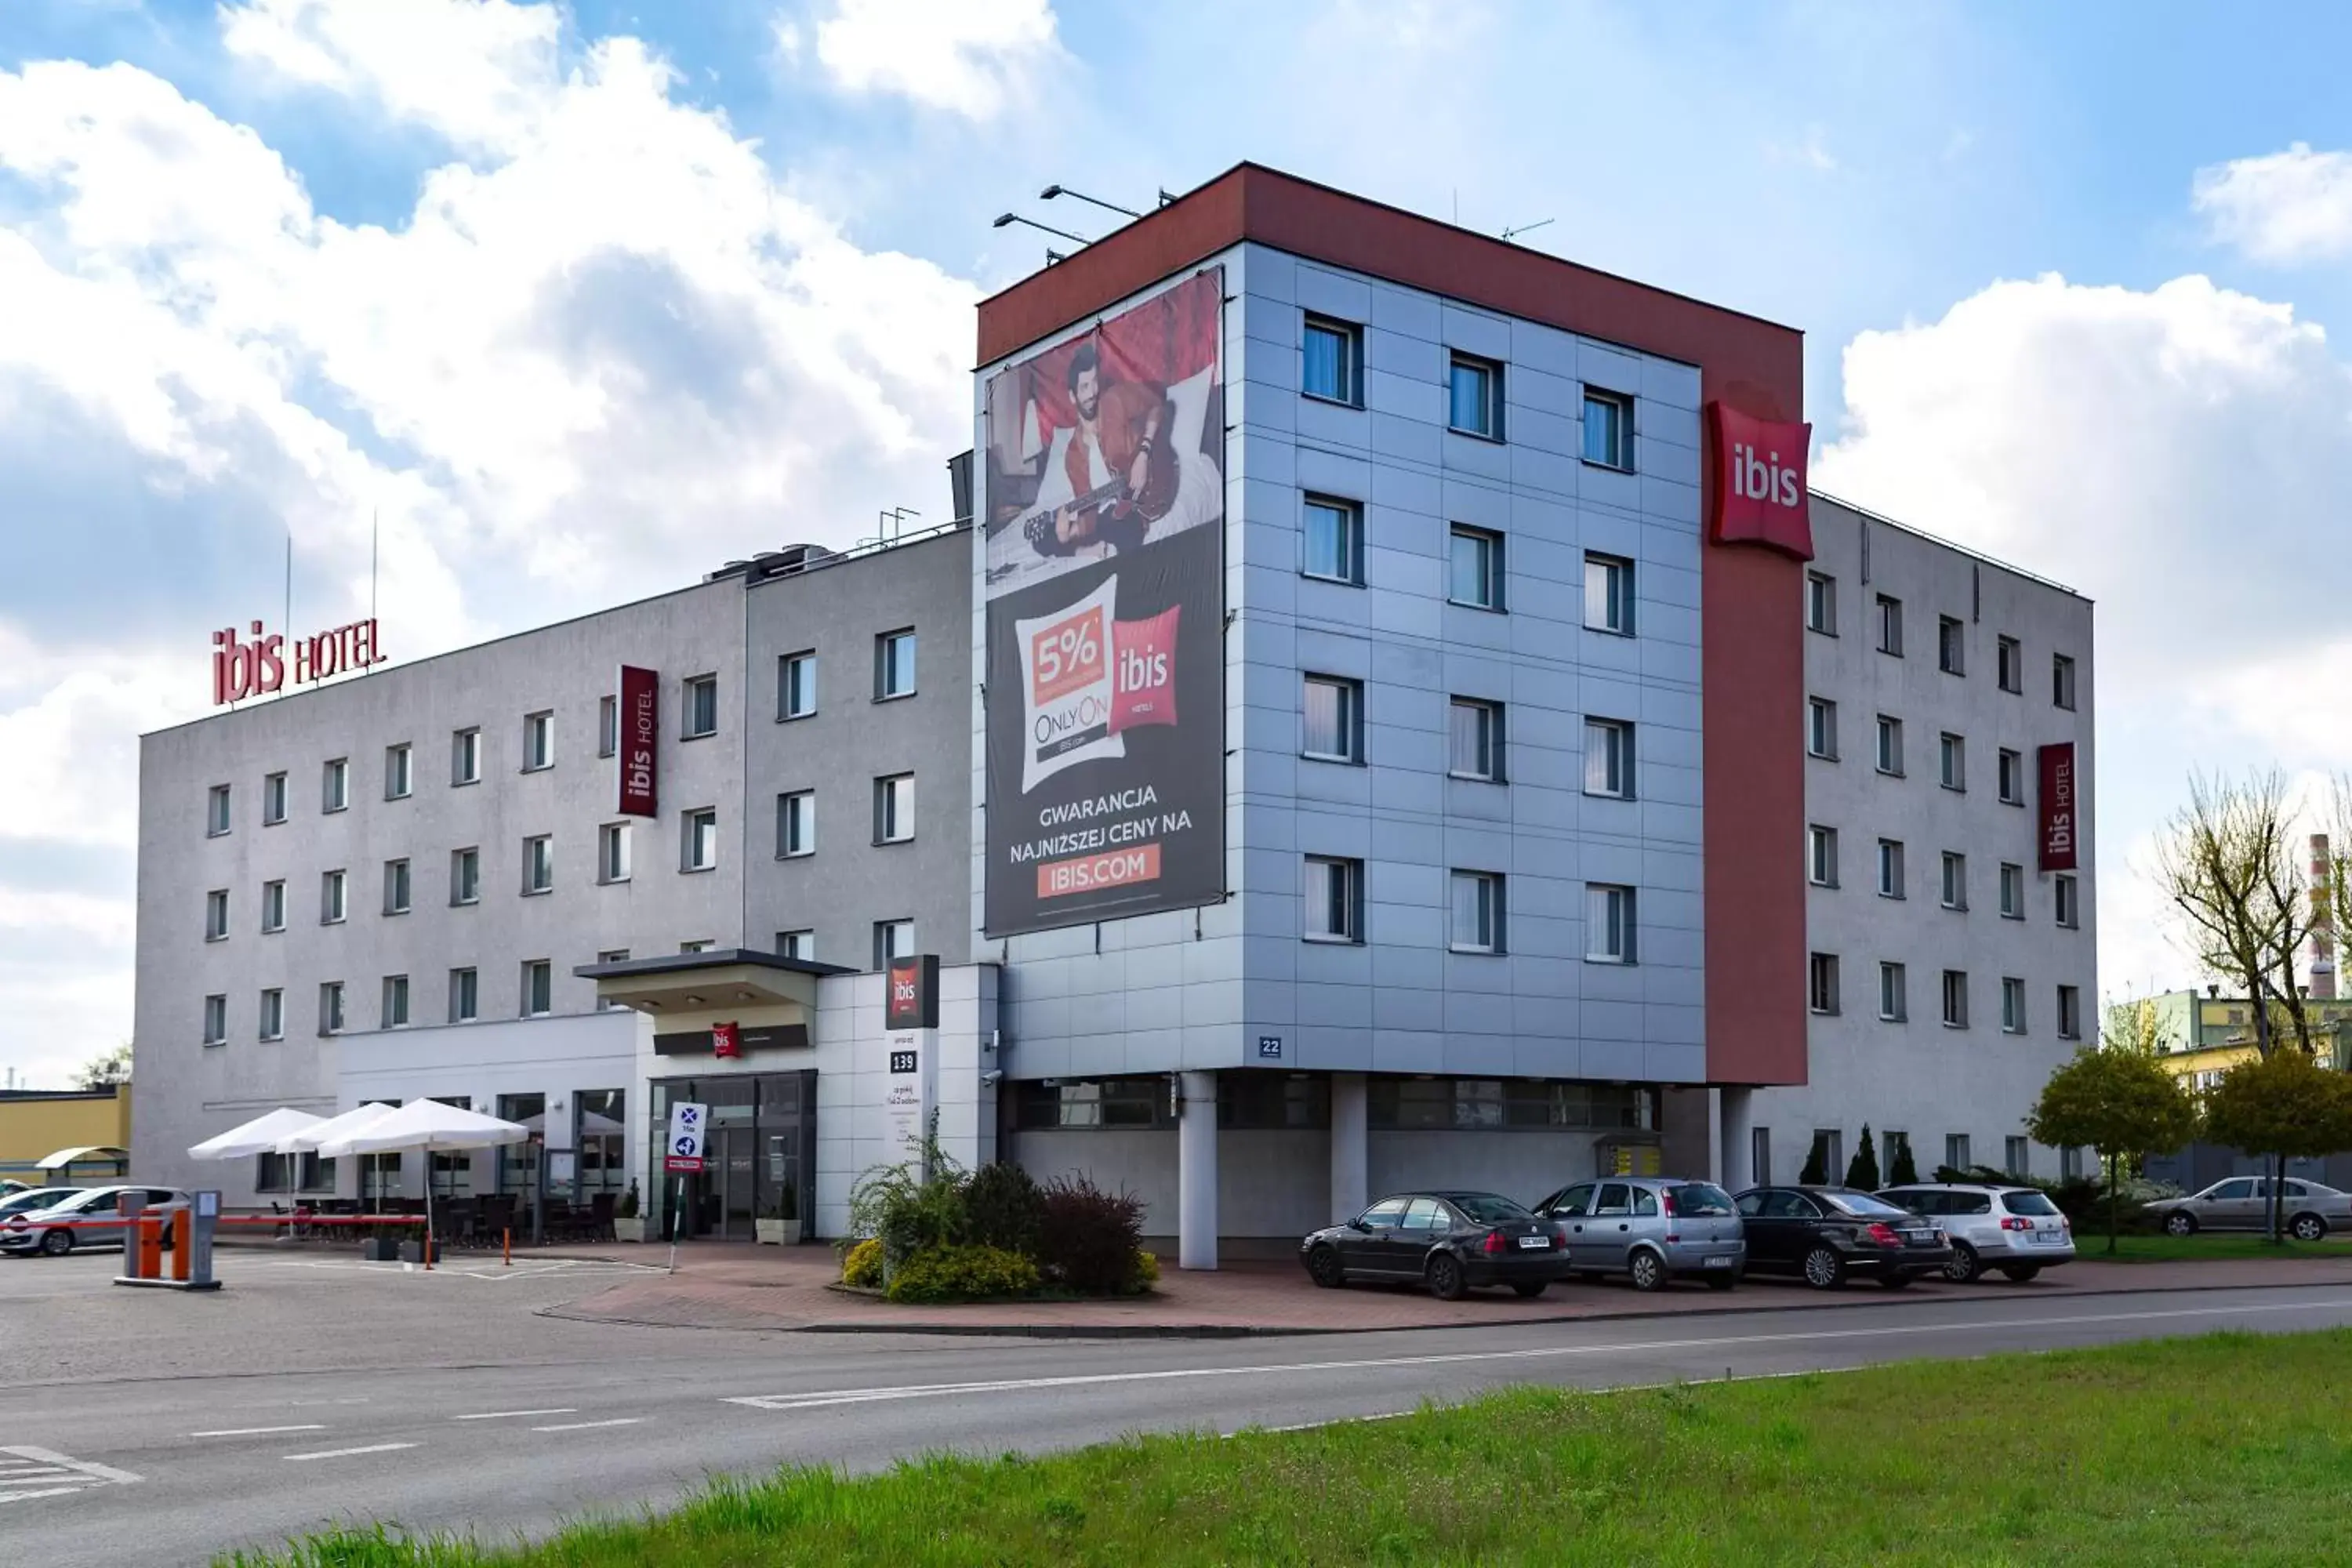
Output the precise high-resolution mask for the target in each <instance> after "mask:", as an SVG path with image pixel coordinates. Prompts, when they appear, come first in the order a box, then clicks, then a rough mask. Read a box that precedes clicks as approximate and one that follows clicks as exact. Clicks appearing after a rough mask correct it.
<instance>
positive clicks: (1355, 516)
mask: <svg viewBox="0 0 2352 1568" xmlns="http://www.w3.org/2000/svg"><path fill="white" fill-rule="evenodd" d="M1301 527H1302V529H1303V530H1304V532H1305V535H1306V537H1305V539H1304V541H1303V544H1304V550H1305V553H1304V554H1303V555H1302V556H1301V558H1300V564H1299V570H1300V571H1301V572H1304V573H1305V574H1307V576H1309V577H1320V578H1323V579H1324V580H1326V581H1327V582H1332V583H1361V582H1362V581H1363V580H1364V549H1363V544H1364V512H1363V509H1362V508H1361V507H1360V506H1358V505H1357V504H1356V503H1355V502H1353V501H1345V500H1332V499H1331V498H1330V497H1328V496H1308V497H1307V510H1306V515H1305V517H1304V518H1303V519H1302V520H1301Z"/></svg>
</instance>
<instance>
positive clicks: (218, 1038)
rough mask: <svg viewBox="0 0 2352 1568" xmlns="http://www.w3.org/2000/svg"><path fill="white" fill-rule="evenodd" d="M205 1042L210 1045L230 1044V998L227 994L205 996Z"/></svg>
mask: <svg viewBox="0 0 2352 1568" xmlns="http://www.w3.org/2000/svg"><path fill="white" fill-rule="evenodd" d="M204 1043H205V1045H208V1046H225V1045H226V1044H228V998H227V997H226V996H225V995H223V996H207V997H205V1039H204Z"/></svg>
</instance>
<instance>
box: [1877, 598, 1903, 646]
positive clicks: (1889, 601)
mask: <svg viewBox="0 0 2352 1568" xmlns="http://www.w3.org/2000/svg"><path fill="white" fill-rule="evenodd" d="M1878 651H1879V652H1881V653H1891V654H1893V655H1894V656H1895V658H1902V657H1903V601H1902V600H1900V599H1897V598H1893V597H1890V596H1889V595H1885V594H1881V595H1878Z"/></svg>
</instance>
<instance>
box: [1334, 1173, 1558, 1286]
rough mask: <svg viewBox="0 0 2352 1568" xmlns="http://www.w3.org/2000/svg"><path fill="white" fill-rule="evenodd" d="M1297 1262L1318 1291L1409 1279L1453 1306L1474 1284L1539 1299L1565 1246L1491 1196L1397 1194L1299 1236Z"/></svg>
mask: <svg viewBox="0 0 2352 1568" xmlns="http://www.w3.org/2000/svg"><path fill="white" fill-rule="evenodd" d="M1298 1260H1299V1262H1301V1263H1303V1264H1305V1265H1306V1266H1307V1278H1309V1279H1313V1280H1314V1281H1315V1283H1317V1284H1318V1285H1321V1286H1323V1287H1325V1288H1326V1289H1338V1288H1339V1286H1341V1285H1344V1284H1346V1283H1347V1282H1348V1281H1349V1280H1350V1279H1385V1280H1391V1281H1396V1280H1416V1279H1417V1280H1419V1281H1421V1282H1422V1283H1423V1284H1425V1285H1427V1286H1428V1287H1429V1289H1430V1293H1431V1294H1432V1295H1433V1296H1435V1297H1437V1298H1438V1299H1439V1300H1445V1301H1453V1300H1459V1299H1460V1298H1461V1295H1462V1292H1463V1291H1465V1290H1466V1289H1470V1288H1472V1287H1473V1286H1479V1285H1508V1286H1509V1287H1510V1288H1511V1289H1514V1290H1516V1291H1517V1292H1518V1293H1519V1294H1520V1295H1522V1296H1540V1295H1542V1294H1543V1292H1544V1287H1545V1286H1547V1285H1549V1284H1550V1283H1551V1282H1552V1281H1553V1280H1555V1279H1559V1277H1560V1274H1561V1272H1562V1271H1563V1270H1565V1269H1566V1268H1567V1267H1568V1249H1567V1248H1566V1247H1562V1246H1561V1245H1560V1236H1559V1229H1558V1228H1557V1227H1556V1226H1551V1225H1548V1224H1546V1223H1545V1222H1544V1221H1542V1220H1539V1219H1538V1218H1536V1216H1535V1215H1531V1214H1529V1213H1528V1211H1527V1210H1526V1209H1524V1208H1522V1207H1521V1206H1519V1205H1517V1204H1516V1203H1513V1202H1512V1201H1511V1200H1510V1199H1508V1198H1507V1197H1501V1196H1498V1195H1497V1194H1494V1193H1452V1192H1448V1193H1397V1194H1391V1195H1390V1196H1388V1197H1385V1198H1382V1199H1381V1201H1380V1202H1378V1203H1376V1204H1374V1205H1372V1206H1371V1207H1370V1208H1368V1209H1366V1210H1365V1211H1364V1212H1363V1213H1361V1214H1360V1215H1357V1216H1356V1217H1355V1218H1353V1219H1351V1220H1349V1222H1348V1223H1347V1224H1345V1225H1334V1226H1326V1227H1325V1228H1323V1229H1321V1230H1318V1231H1315V1232H1313V1233H1312V1234H1310V1235H1309V1236H1307V1238H1306V1239H1305V1240H1303V1241H1301V1242H1300V1243H1299V1244H1298Z"/></svg>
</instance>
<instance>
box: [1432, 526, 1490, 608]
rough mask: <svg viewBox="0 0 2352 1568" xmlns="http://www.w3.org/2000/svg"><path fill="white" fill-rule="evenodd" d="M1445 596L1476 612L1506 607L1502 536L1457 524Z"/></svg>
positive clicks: (1451, 548)
mask: <svg viewBox="0 0 2352 1568" xmlns="http://www.w3.org/2000/svg"><path fill="white" fill-rule="evenodd" d="M1452 538H1453V542H1452V543H1451V544H1450V545H1449V546H1448V548H1449V550H1450V551H1451V552H1452V554H1451V559H1450V561H1449V562H1448V566H1449V571H1448V574H1447V580H1446V584H1445V596H1446V598H1447V599H1448V600H1449V601H1451V602H1452V603H1454V604H1456V605H1468V606H1469V607H1470V608H1472V609H1474V610H1499V609H1501V608H1502V607H1503V536H1502V535H1501V534H1499V533H1489V532H1487V531H1486V530H1485V529H1483V528H1471V527H1468V526H1466V525H1465V524H1462V523H1458V522H1457V523H1455V524H1454V532H1453V536H1452Z"/></svg>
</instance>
